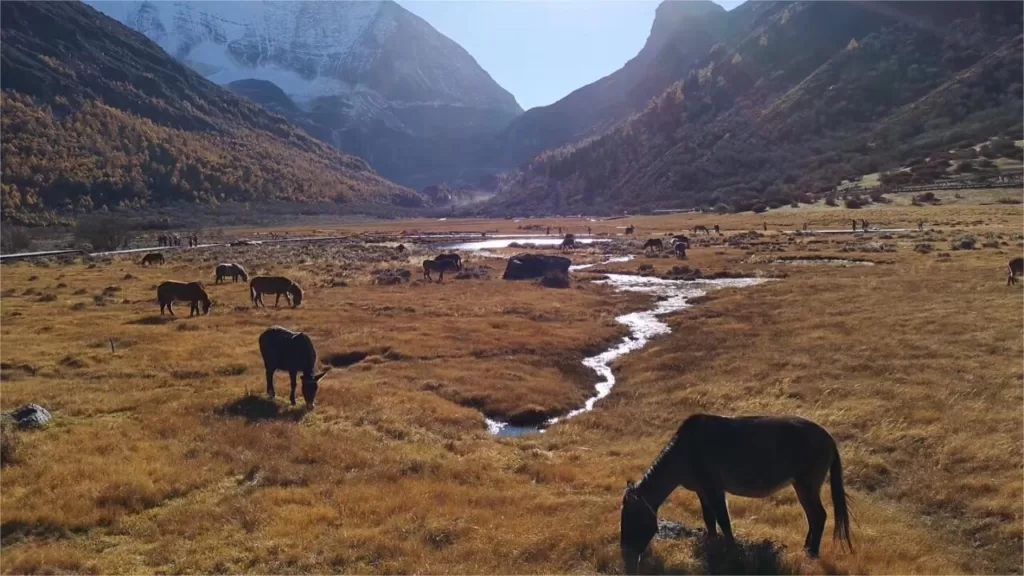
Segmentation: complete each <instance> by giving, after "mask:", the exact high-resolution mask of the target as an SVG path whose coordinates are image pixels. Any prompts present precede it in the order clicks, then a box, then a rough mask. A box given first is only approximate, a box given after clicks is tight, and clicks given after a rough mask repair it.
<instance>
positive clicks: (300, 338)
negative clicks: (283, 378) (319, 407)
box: [259, 326, 330, 408]
mask: <svg viewBox="0 0 1024 576" xmlns="http://www.w3.org/2000/svg"><path fill="white" fill-rule="evenodd" d="M259 343H260V355H262V356H263V367H264V368H265V369H266V371H267V395H268V396H270V397H271V398H273V397H274V372H277V371H278V370H283V371H285V372H287V373H288V376H289V378H290V379H291V385H292V393H291V402H292V406H294V405H295V385H296V382H295V377H296V376H297V375H298V373H299V372H301V373H302V398H303V399H304V400H305V401H306V406H309V407H310V408H313V407H314V406H315V403H316V393H317V391H318V390H319V389H320V381H321V380H323V378H324V376H326V375H327V372H329V371H330V369H327V370H325V371H323V372H321V373H320V374H316V373H315V368H316V348H314V347H313V341H312V340H310V339H309V336H307V335H305V334H303V333H302V332H292V331H291V330H288V329H287V328H282V327H280V326H273V327H271V328H267V329H266V330H264V331H263V333H262V334H260V339H259Z"/></svg>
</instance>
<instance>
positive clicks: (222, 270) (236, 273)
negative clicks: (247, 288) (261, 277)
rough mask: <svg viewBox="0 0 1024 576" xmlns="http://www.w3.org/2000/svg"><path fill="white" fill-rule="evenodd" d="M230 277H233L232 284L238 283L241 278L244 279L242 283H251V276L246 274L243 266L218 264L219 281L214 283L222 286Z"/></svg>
mask: <svg viewBox="0 0 1024 576" xmlns="http://www.w3.org/2000/svg"><path fill="white" fill-rule="evenodd" d="M228 276H230V277H231V281H232V282H238V279H239V278H241V279H242V282H248V281H249V275H248V274H246V272H245V268H242V265H241V264H218V265H217V279H216V280H215V281H214V283H215V284H220V283H221V282H222V281H223V280H224V279H225V278H227V277H228Z"/></svg>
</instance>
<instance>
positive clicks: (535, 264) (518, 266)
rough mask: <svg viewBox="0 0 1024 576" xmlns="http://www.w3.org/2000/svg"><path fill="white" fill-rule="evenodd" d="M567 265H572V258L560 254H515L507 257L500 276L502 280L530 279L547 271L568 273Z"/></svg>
mask: <svg viewBox="0 0 1024 576" xmlns="http://www.w3.org/2000/svg"><path fill="white" fill-rule="evenodd" d="M569 266H572V260H569V259H568V258H563V257H561V256H548V255H545V254H516V255H515V256H513V257H511V258H509V259H508V264H506V265H505V273H504V274H502V276H501V277H502V279H504V280H530V279H534V278H543V277H544V275H545V274H547V273H549V272H552V273H555V272H561V273H563V274H566V275H568V274H569Z"/></svg>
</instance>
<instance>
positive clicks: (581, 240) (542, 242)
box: [444, 236, 612, 250]
mask: <svg viewBox="0 0 1024 576" xmlns="http://www.w3.org/2000/svg"><path fill="white" fill-rule="evenodd" d="M563 240H564V239H563V238H562V237H561V236H511V237H508V236H506V237H504V238H491V239H489V240H476V241H472V242H459V243H455V244H448V245H446V246H444V248H445V249H446V250H497V249H498V248H508V246H509V244H513V243H516V244H533V245H534V246H559V245H561V244H562V242H563ZM611 241H612V239H611V238H591V237H586V236H582V237H581V236H577V237H576V243H577V244H594V243H597V242H611Z"/></svg>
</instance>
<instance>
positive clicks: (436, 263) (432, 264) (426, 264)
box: [423, 259, 458, 282]
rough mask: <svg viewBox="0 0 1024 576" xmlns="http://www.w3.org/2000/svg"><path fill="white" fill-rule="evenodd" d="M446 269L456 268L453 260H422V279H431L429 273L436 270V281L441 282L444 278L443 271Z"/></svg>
mask: <svg viewBox="0 0 1024 576" xmlns="http://www.w3.org/2000/svg"><path fill="white" fill-rule="evenodd" d="M447 270H458V268H457V267H456V265H455V262H454V261H453V260H441V259H434V260H424V261H423V279H424V280H433V279H434V278H433V277H432V276H431V275H430V273H431V272H437V273H438V276H437V281H438V282H442V281H443V280H444V273H445V271H447Z"/></svg>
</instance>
